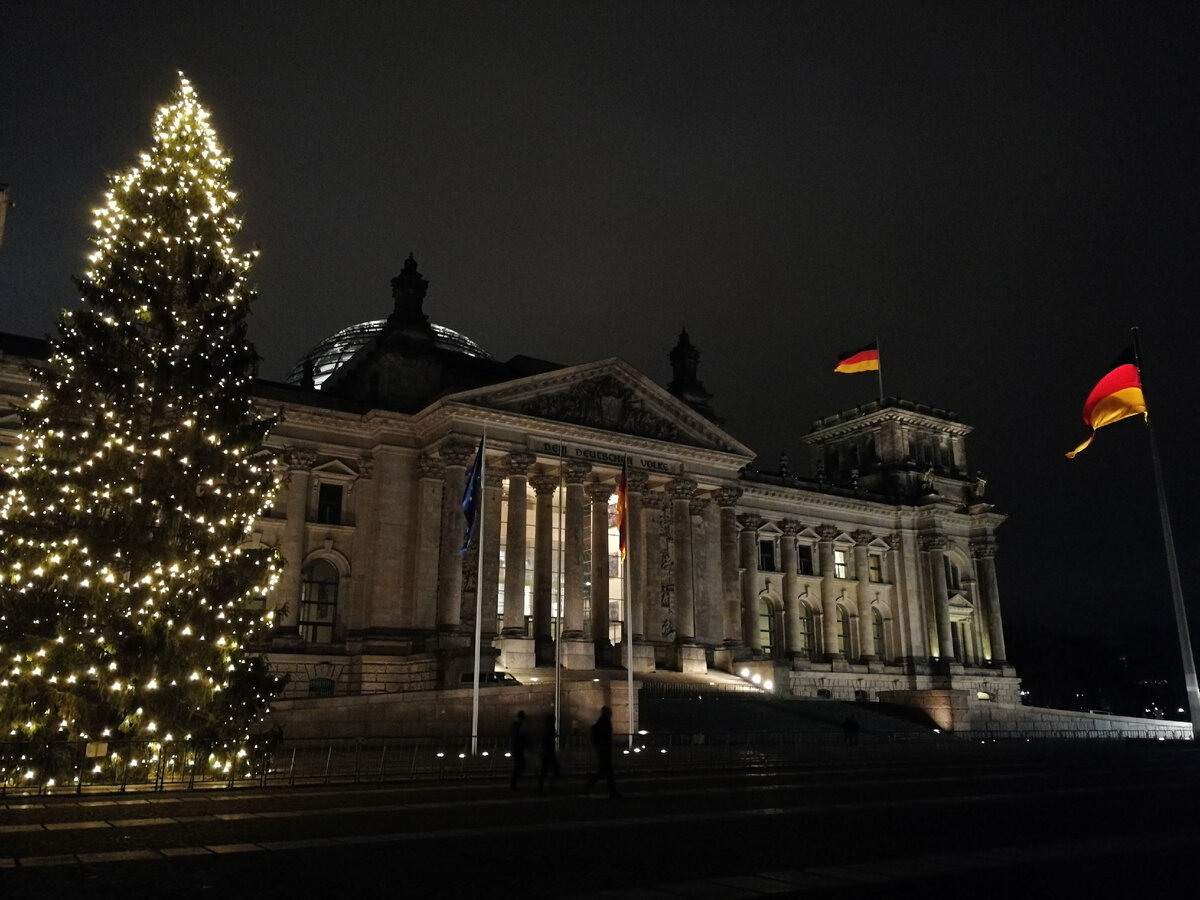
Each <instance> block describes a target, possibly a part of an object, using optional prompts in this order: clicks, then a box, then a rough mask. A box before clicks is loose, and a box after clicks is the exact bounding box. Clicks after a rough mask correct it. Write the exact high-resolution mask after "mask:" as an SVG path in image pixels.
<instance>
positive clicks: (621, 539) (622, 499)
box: [617, 466, 629, 560]
mask: <svg viewBox="0 0 1200 900" xmlns="http://www.w3.org/2000/svg"><path fill="white" fill-rule="evenodd" d="M628 519H629V485H628V483H627V481H626V479H625V467H624V466H622V467H621V477H620V478H618V479H617V541H618V545H619V546H620V548H621V559H622V560H623V559H625V551H626V543H627V532H628V530H629V526H628Z"/></svg>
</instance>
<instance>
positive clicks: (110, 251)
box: [0, 76, 278, 778]
mask: <svg viewBox="0 0 1200 900" xmlns="http://www.w3.org/2000/svg"><path fill="white" fill-rule="evenodd" d="M228 166H229V159H228V158H227V157H226V155H225V153H224V152H223V150H222V148H221V146H220V144H219V142H218V140H217V135H216V132H215V131H214V130H213V128H212V125H211V123H210V121H209V114H208V111H207V110H206V109H205V108H204V107H203V106H202V105H201V104H200V102H199V100H198V98H197V96H196V92H195V89H194V88H193V87H192V85H191V84H190V83H189V82H188V80H187V79H186V78H183V77H182V76H180V80H179V84H178V87H177V88H176V90H175V93H174V96H173V97H172V99H171V101H170V102H169V103H168V104H166V105H165V106H163V107H161V108H160V109H159V110H158V111H157V113H156V115H155V117H154V125H153V132H152V145H151V149H150V150H149V151H147V152H145V153H143V154H141V155H140V157H139V158H138V163H137V164H136V165H135V166H133V167H132V168H130V169H128V170H127V171H125V172H122V173H119V174H117V175H114V176H112V177H111V178H110V180H109V190H108V192H107V194H106V195H105V202H104V204H103V205H102V206H101V207H100V208H99V209H97V210H96V211H95V220H94V227H95V231H94V234H93V237H92V243H93V246H94V250H93V252H92V253H91V255H90V257H89V263H90V266H89V268H88V269H87V271H86V272H85V273H84V275H83V276H82V277H80V278H78V279H77V281H76V283H77V285H78V288H79V292H80V296H81V301H82V302H81V303H80V305H79V306H78V308H77V309H75V310H74V311H73V312H68V313H64V314H63V316H62V318H61V320H60V323H59V327H58V335H57V336H56V338H55V339H54V340H53V341H52V353H51V356H50V359H49V360H48V362H47V363H46V364H44V365H43V366H41V367H40V368H38V370H37V371H36V372H35V373H34V378H35V383H36V385H37V392H36V395H35V396H33V397H31V398H29V402H28V403H27V405H26V408H25V409H24V410H23V423H22V434H21V439H20V441H19V443H18V448H17V457H16V459H15V461H14V462H13V463H12V464H11V465H10V466H9V469H8V473H7V474H8V476H9V486H8V487H7V489H6V491H5V493H4V494H3V496H2V497H0V550H2V551H3V552H2V554H0V561H2V562H0V652H2V653H3V658H4V659H6V660H9V661H10V665H9V666H8V667H7V672H6V674H5V677H4V679H3V681H2V682H0V734H6V735H8V736H9V737H10V738H13V739H17V738H19V739H21V740H28V741H31V742H42V743H53V742H55V741H65V740H69V739H85V738H86V736H87V735H89V734H92V735H106V736H110V737H111V738H112V739H114V740H116V739H129V740H144V741H150V740H153V741H155V742H156V743H158V744H161V738H160V735H162V734H176V733H178V734H189V735H192V736H194V737H195V738H196V739H202V740H204V741H205V742H207V743H209V744H213V745H216V746H219V745H222V744H224V745H228V746H230V747H234V746H235V745H236V744H237V743H238V742H239V741H244V740H245V738H246V736H247V733H248V730H249V727H250V724H251V723H252V722H253V721H254V720H255V718H256V716H257V715H258V714H259V712H260V710H261V709H262V708H263V706H264V705H265V703H266V702H267V701H268V700H269V698H270V696H271V694H272V687H273V685H272V683H271V679H270V678H269V675H268V673H267V672H266V671H265V666H264V664H263V663H262V661H261V660H259V659H256V658H255V657H252V656H249V655H247V653H246V652H245V647H246V644H247V642H248V641H249V640H250V639H251V636H252V635H253V633H254V631H255V629H257V628H260V627H261V626H262V625H263V624H264V623H263V613H262V612H261V610H262V609H263V608H264V606H265V604H264V603H263V602H262V601H263V598H264V597H265V596H266V593H267V592H268V591H269V590H270V587H271V585H272V584H273V582H274V580H275V578H276V575H277V569H278V560H277V559H276V557H275V555H274V553H273V552H272V551H271V550H270V549H269V548H265V547H261V546H257V547H254V546H251V542H250V540H249V538H250V534H251V527H252V525H253V523H254V521H255V519H256V518H257V517H258V515H259V514H260V513H261V512H262V510H263V509H264V508H265V507H266V506H267V505H268V504H269V503H270V501H271V498H272V496H273V493H274V489H275V485H274V481H273V475H272V469H271V464H270V462H271V461H270V459H269V458H268V456H267V455H266V454H265V453H264V451H263V447H262V443H263V439H264V438H265V436H266V435H267V433H268V431H269V430H270V428H271V426H272V424H273V421H272V419H271V418H270V417H267V416H264V415H262V414H261V413H260V412H259V411H258V410H257V409H256V408H255V407H254V405H253V402H252V400H251V397H250V386H251V382H252V379H253V378H254V376H255V374H256V366H257V361H258V357H257V354H256V352H255V350H254V347H253V345H252V344H251V343H250V342H249V341H248V340H247V339H246V325H247V315H248V312H249V306H250V304H251V302H252V300H253V299H254V292H253V290H252V289H251V287H250V285H249V281H248V278H249V274H250V270H251V266H252V264H253V262H254V259H255V256H256V255H257V254H256V252H254V251H250V252H242V251H240V250H238V249H237V248H236V246H235V243H234V241H235V238H236V237H237V235H238V233H239V231H240V229H241V218H240V216H239V215H238V214H237V211H236V199H237V196H236V194H235V193H234V192H233V190H232V189H231V188H230V186H229V182H228V177H227V169H228ZM101 673H103V674H101ZM167 740H171V739H170V738H168V739H167ZM146 746H150V745H149V744H147V745H146ZM235 754H236V749H235V750H233V755H235ZM147 759H149V757H147ZM135 761H136V760H135ZM223 764H224V763H223ZM53 774H54V773H51V772H43V773H38V774H36V775H35V776H34V777H35V778H48V777H52V776H53Z"/></svg>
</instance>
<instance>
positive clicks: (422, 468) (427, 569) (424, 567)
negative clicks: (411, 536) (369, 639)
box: [408, 453, 461, 631]
mask: <svg viewBox="0 0 1200 900" xmlns="http://www.w3.org/2000/svg"><path fill="white" fill-rule="evenodd" d="M417 473H418V475H419V481H418V484H417V491H418V493H417V518H416V540H415V541H414V542H413V543H414V546H413V548H412V553H413V557H412V566H413V586H414V597H413V609H412V619H411V621H410V622H409V623H408V627H410V628H415V629H420V630H428V631H432V630H433V629H434V627H435V625H436V623H437V598H438V548H439V547H440V545H441V516H442V495H443V494H444V492H445V491H444V488H445V485H444V483H443V481H442V478H443V477H444V476H445V474H446V467H445V466H444V465H442V461H441V460H440V459H437V458H436V457H433V456H429V455H428V454H425V453H422V454H421V455H420V456H419V457H418V458H417ZM460 499H461V498H460Z"/></svg>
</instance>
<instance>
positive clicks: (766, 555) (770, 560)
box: [758, 540, 775, 572]
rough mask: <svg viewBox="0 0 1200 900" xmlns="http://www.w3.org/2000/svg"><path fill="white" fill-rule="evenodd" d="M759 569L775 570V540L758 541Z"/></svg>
mask: <svg viewBox="0 0 1200 900" xmlns="http://www.w3.org/2000/svg"><path fill="white" fill-rule="evenodd" d="M758 571H760V572H774V571H775V541H773V540H768V541H759V542H758Z"/></svg>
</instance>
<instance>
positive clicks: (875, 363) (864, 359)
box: [833, 340, 879, 374]
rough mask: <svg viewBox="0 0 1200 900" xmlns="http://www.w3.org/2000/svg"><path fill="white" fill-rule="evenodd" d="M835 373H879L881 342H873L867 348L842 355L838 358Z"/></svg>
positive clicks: (860, 348)
mask: <svg viewBox="0 0 1200 900" xmlns="http://www.w3.org/2000/svg"><path fill="white" fill-rule="evenodd" d="M833 371H835V372H842V373H843V374H853V373H854V372H877V371H879V341H878V340H874V341H871V343H869V344H867V346H865V347H859V348H858V349H857V350H849V351H847V352H845V353H843V354H841V355H840V356H838V364H837V367H836V368H835V369H834V370H833Z"/></svg>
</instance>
